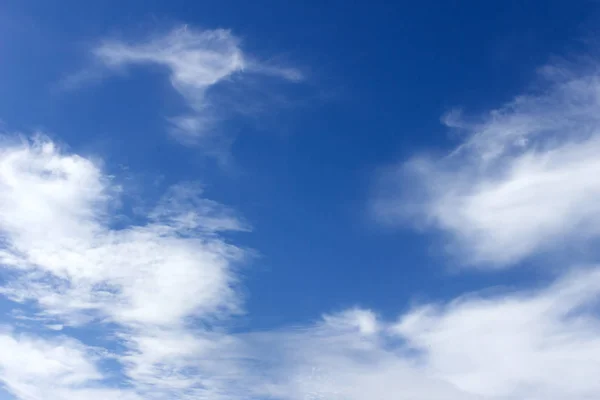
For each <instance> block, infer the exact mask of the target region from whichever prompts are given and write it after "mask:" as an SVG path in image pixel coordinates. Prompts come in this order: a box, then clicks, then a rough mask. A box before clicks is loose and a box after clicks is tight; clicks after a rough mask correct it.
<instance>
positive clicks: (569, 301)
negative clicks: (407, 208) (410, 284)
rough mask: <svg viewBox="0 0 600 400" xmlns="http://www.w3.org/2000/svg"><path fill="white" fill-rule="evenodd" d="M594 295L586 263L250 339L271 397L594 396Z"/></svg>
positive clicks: (596, 280)
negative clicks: (483, 291) (538, 278)
mask: <svg viewBox="0 0 600 400" xmlns="http://www.w3.org/2000/svg"><path fill="white" fill-rule="evenodd" d="M599 300H600V270H598V269H591V270H585V271H578V272H575V273H571V274H567V275H565V276H563V277H561V278H560V279H558V280H557V281H556V282H554V283H553V284H551V285H549V286H547V287H543V288H540V289H536V290H522V291H514V292H510V291H508V292H504V293H497V294H495V295H482V296H479V295H477V294H471V295H469V296H465V297H462V298H459V299H456V300H455V301H452V302H450V303H448V304H426V305H422V306H420V307H417V308H415V309H413V310H411V311H409V312H407V313H406V314H404V315H402V316H401V317H400V319H399V321H398V322H396V323H389V322H386V321H383V320H381V319H377V318H376V317H375V315H374V314H373V313H372V312H370V311H367V310H351V311H346V312H344V313H342V314H338V315H330V316H326V317H325V319H324V321H323V322H322V323H319V324H316V325H315V326H313V327H305V328H302V329H295V330H288V331H280V332H269V333H263V334H259V335H257V337H256V336H255V337H253V338H252V339H251V340H250V341H254V343H255V346H256V348H258V349H260V352H261V353H260V354H259V356H258V357H259V358H260V359H262V360H263V362H265V361H268V362H266V366H264V367H263V368H265V370H267V371H268V372H269V374H268V375H267V376H268V378H269V379H271V381H270V382H269V383H270V384H265V383H264V376H263V377H261V378H262V379H263V386H262V389H264V390H265V391H266V392H267V393H270V394H273V395H275V397H276V398H283V399H293V400H295V399H352V400H367V399H372V398H377V399H382V400H387V399H390V400H392V399H393V400H421V399H423V400H425V399H427V400H433V399H444V400H455V399H456V400H466V399H490V400H492V399H502V400H522V399H527V400H575V399H576V400H589V399H595V398H598V397H599V396H600V382H599V381H598V379H596V377H597V376H598V375H599V374H600V335H599V333H600V318H599V316H598V313H597V306H598V304H599ZM365 321H369V322H367V323H365ZM365 326H366V327H368V329H365ZM256 343H260V344H259V345H256ZM259 382H260V381H259ZM254 387H260V385H259V383H257V384H255V385H254Z"/></svg>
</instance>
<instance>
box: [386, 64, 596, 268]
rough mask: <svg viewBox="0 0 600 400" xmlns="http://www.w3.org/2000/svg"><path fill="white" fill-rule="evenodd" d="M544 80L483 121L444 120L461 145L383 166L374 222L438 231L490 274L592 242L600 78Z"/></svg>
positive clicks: (564, 75)
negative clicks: (574, 244) (533, 257)
mask: <svg viewBox="0 0 600 400" xmlns="http://www.w3.org/2000/svg"><path fill="white" fill-rule="evenodd" d="M541 74H542V77H543V78H544V79H546V85H544V88H543V90H539V91H537V92H535V93H529V94H525V95H522V96H519V97H517V98H515V99H514V100H513V101H512V102H510V103H509V104H506V105H505V106H503V107H501V108H499V109H497V110H493V111H491V112H489V113H488V114H486V115H484V116H482V117H480V118H464V117H463V116H462V115H461V114H460V113H457V112H454V113H450V114H448V115H447V116H446V117H445V118H444V119H443V121H444V123H445V124H446V125H447V126H449V127H450V128H452V129H455V130H458V131H459V132H460V134H461V135H463V137H464V141H463V143H461V144H460V145H459V146H458V147H457V148H456V149H454V150H453V151H452V152H450V153H449V154H448V155H446V156H444V157H434V156H421V157H417V158H414V159H412V160H409V161H408V162H406V163H402V164H401V165H399V166H396V167H393V168H390V169H389V170H388V171H387V172H386V173H385V174H384V176H383V177H382V179H381V182H380V186H379V192H378V194H377V198H376V199H375V201H374V210H375V213H376V215H377V217H378V218H379V220H380V221H382V222H385V223H392V224H398V223H404V222H407V221H411V220H412V221H417V223H424V224H425V225H428V226H432V227H435V228H438V229H440V230H442V231H443V232H446V233H448V234H449V237H450V238H451V243H450V245H449V246H448V248H449V249H450V250H451V251H452V252H455V253H456V254H458V255H460V256H461V259H462V261H465V262H467V263H472V264H480V265H484V264H485V265H491V266H508V265H513V264H515V263H517V262H518V261H521V260H523V259H525V258H527V257H529V256H531V255H534V254H538V253H540V252H546V251H551V250H553V249H556V248H561V247H562V248H564V247H565V246H568V245H569V243H572V242H573V241H576V240H583V239H584V238H585V239H586V240H589V239H592V238H595V237H597V235H598V234H599V233H600V230H598V228H597V227H598V226H599V223H600V207H599V206H598V203H597V201H596V200H595V199H596V197H597V196H598V194H600V181H598V179H596V178H595V177H596V176H597V175H598V173H599V172H600V162H599V161H598V157H597V154H598V151H599V150H600V130H599V128H598V127H599V126H600V96H599V93H600V76H599V75H598V74H597V72H596V70H592V71H591V72H590V71H589V70H588V71H586V72H574V71H573V70H568V69H565V68H559V67H557V66H554V67H551V66H548V67H546V68H544V69H542V70H541Z"/></svg>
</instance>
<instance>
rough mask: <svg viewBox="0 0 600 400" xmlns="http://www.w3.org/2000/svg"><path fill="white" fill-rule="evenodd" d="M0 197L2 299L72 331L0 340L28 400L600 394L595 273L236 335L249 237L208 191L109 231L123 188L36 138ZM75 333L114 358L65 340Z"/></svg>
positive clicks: (174, 196)
mask: <svg viewBox="0 0 600 400" xmlns="http://www.w3.org/2000/svg"><path fill="white" fill-rule="evenodd" d="M0 189H1V190H0V226H1V228H2V253H1V257H2V265H3V266H4V269H5V270H8V271H11V275H10V276H7V283H6V285H5V286H4V287H3V292H4V294H5V295H6V296H9V297H10V298H12V299H13V300H15V301H18V302H27V301H32V302H34V304H35V305H36V307H35V311H34V312H33V313H31V314H29V315H28V317H30V318H33V322H34V323H35V322H36V321H35V319H36V318H40V321H37V322H38V323H39V326H40V327H43V326H46V325H49V324H52V325H56V326H61V327H62V330H60V331H54V330H53V329H47V330H46V331H45V333H43V334H41V333H37V334H35V335H34V334H21V333H18V332H16V331H10V330H7V331H4V332H3V333H2V334H0V345H1V346H0V347H1V348H3V349H7V350H3V351H2V352H0V380H1V381H2V382H3V384H4V385H5V387H6V388H7V389H8V390H9V391H10V392H11V393H13V394H14V395H15V396H16V397H17V398H19V399H24V400H41V399H44V400H47V399H49V400H71V399H73V400H74V399H79V398H90V399H126V400H139V399H142V398H144V399H148V398H150V399H157V400H163V399H184V400H187V399H206V400H231V399H240V400H241V399H248V398H250V399H261V398H273V399H282V400H305V399H313V400H314V399H340V400H341V399H345V400H367V399H369V400H370V399H373V398H378V399H382V400H386V399H390V400H391V399H394V400H403V399H406V400H409V399H410V400H415V399H416V400H425V399H427V400H434V399H440V400H474V399H484V400H485V399H487V400H494V399H496V400H521V399H529V400H538V399H539V400H542V399H543V400H567V399H568V400H589V399H592V398H597V397H598V396H600V386H599V385H598V383H597V379H594V378H595V377H596V376H598V374H600V341H599V340H598V337H599V333H600V320H599V318H598V315H597V313H596V309H597V308H596V307H597V305H598V299H599V298H600V272H598V270H596V269H588V270H582V271H579V272H574V273H571V274H566V275H565V276H563V277H562V278H559V279H558V280H557V281H556V282H555V283H553V284H552V285H549V286H547V287H544V288H540V289H538V290H530V291H520V292H512V293H511V292H508V293H504V294H497V295H494V296H476V295H472V296H468V297H464V298H460V299H457V300H455V301H454V302H451V303H449V304H445V305H435V304H434V305H423V306H421V307H418V308H415V309H413V310H411V311H409V312H407V313H406V314H404V315H402V316H401V317H400V318H399V320H398V322H389V321H385V320H382V319H381V318H379V317H378V316H377V315H376V313H374V312H372V311H369V310H363V309H358V308H357V309H350V310H346V311H342V312H340V313H336V314H329V315H326V316H324V318H323V319H322V321H320V322H318V323H316V324H314V325H312V326H305V327H302V328H295V329H282V330H275V331H270V332H262V333H241V334H232V333H228V332H227V331H226V330H225V329H224V326H223V325H221V323H220V321H222V320H223V319H224V318H227V317H230V316H232V315H234V314H235V313H236V312H238V311H239V310H240V299H239V295H238V294H237V292H236V291H235V286H236V278H235V274H234V271H233V264H235V263H236V262H238V261H239V260H240V259H242V258H243V257H244V254H245V252H244V251H243V250H242V249H240V248H238V247H235V246H233V245H231V244H228V243H226V242H225V241H224V240H223V239H222V238H221V237H220V235H219V232H221V231H223V230H228V229H246V226H245V224H243V223H241V222H239V220H236V219H235V215H234V213H233V211H231V210H228V209H226V208H224V207H223V206H220V205H218V204H217V203H214V202H210V201H208V200H203V199H201V198H199V197H198V196H199V195H200V189H199V188H198V187H194V186H191V185H182V186H176V187H174V188H173V189H172V190H170V191H169V192H168V193H167V194H166V195H165V197H164V198H163V200H161V201H160V202H159V204H158V205H157V207H156V208H155V209H154V210H153V211H151V212H149V213H148V216H147V222H146V223H142V224H139V225H132V226H129V227H126V228H118V229H117V228H113V227H112V224H111V222H112V217H113V216H114V214H115V212H116V211H115V210H116V206H117V204H118V202H117V199H118V196H119V193H121V192H122V191H125V190H127V188H125V187H119V186H117V185H116V184H115V183H114V182H113V179H111V178H110V177H109V176H107V175H106V174H105V173H104V172H103V171H102V168H100V166H99V165H98V164H97V163H94V162H92V161H91V160H89V159H87V158H83V157H80V156H76V155H73V154H69V153H67V152H65V151H63V150H61V149H60V148H59V147H58V146H56V145H55V144H54V143H52V142H51V141H49V140H47V139H44V138H38V139H36V140H35V141H33V142H19V143H14V142H13V143H7V144H5V145H4V146H3V147H2V150H1V151H0ZM25 309H27V308H25ZM49 321H51V322H49ZM107 323H110V326H111V328H110V333H109V331H107V330H106V328H107V327H108V326H109V325H108V324H107ZM80 326H87V327H95V328H96V329H98V330H99V331H100V332H104V333H106V336H105V337H104V338H103V340H104V341H108V342H109V343H110V346H107V347H103V346H104V345H102V346H100V347H99V345H98V344H96V345H94V346H92V345H91V344H90V343H85V342H84V341H80V340H85V337H81V338H80V340H77V339H76V338H74V337H71V338H69V337H67V336H66V335H69V334H71V332H74V331H72V329H73V327H75V328H77V327H80ZM75 332H76V331H75ZM23 360H26V361H27V362H25V363H24V362H22V361H23ZM107 362H110V363H116V364H117V365H119V366H120V368H119V369H115V367H114V366H112V367H110V368H109V367H107V366H106V363H107Z"/></svg>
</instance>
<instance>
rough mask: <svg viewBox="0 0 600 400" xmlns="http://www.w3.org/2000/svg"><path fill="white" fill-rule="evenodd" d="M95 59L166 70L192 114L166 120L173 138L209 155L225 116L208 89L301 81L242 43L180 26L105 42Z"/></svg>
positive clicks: (214, 148)
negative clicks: (253, 81)
mask: <svg viewBox="0 0 600 400" xmlns="http://www.w3.org/2000/svg"><path fill="white" fill-rule="evenodd" d="M94 55H95V56H96V57H97V58H98V59H99V60H100V61H101V62H102V63H103V64H104V65H106V66H107V67H109V68H113V69H114V68H122V67H125V66H129V65H135V64H140V65H142V64H156V65H160V66H164V67H166V68H167V69H168V71H169V75H170V79H171V84H172V85H173V88H174V89H175V90H177V91H178V92H179V93H180V94H181V95H182V96H183V97H184V99H185V100H186V101H187V103H188V104H189V106H190V108H191V110H192V112H190V113H187V114H185V115H181V116H177V117H173V118H170V122H171V124H172V132H173V133H174V134H175V135H176V136H178V137H179V138H180V139H181V140H183V141H186V142H197V143H201V144H204V145H206V146H207V147H208V148H209V150H210V151H213V152H218V151H219V149H218V147H219V145H222V141H223V139H222V138H220V136H219V135H215V130H216V123H217V122H218V121H219V119H220V114H221V113H223V112H225V111H227V110H219V109H218V107H217V106H216V105H215V104H214V103H213V102H211V101H209V98H208V97H209V93H208V92H209V89H211V88H214V86H215V85H217V84H219V83H222V82H225V81H228V80H229V81H232V80H233V79H234V78H239V77H241V74H249V73H252V74H260V75H263V76H264V75H267V76H272V77H276V78H280V79H284V80H287V81H291V82H296V81H299V80H301V79H302V74H301V72H300V71H298V70H297V69H294V68H289V67H281V66H277V65H270V64H267V63H264V62H258V61H257V60H254V59H253V58H252V57H251V56H249V55H247V54H244V52H243V51H242V49H241V46H240V40H239V39H238V38H237V37H235V36H234V35H233V34H232V33H231V32H230V31H228V30H223V29H217V30H204V31H199V30H194V29H192V28H189V27H188V26H183V27H180V28H177V29H174V30H173V31H171V32H170V33H168V34H167V35H164V36H159V37H154V38H150V39H146V40H143V41H139V42H129V43H128V42H124V41H106V42H104V43H102V44H101V45H100V46H98V47H97V48H95V49H94ZM252 101H255V100H252Z"/></svg>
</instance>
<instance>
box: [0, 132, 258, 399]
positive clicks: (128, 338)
mask: <svg viewBox="0 0 600 400" xmlns="http://www.w3.org/2000/svg"><path fill="white" fill-rule="evenodd" d="M121 190H123V188H121V187H119V186H117V185H115V184H114V183H113V182H112V181H111V178H110V177H109V176H107V175H106V174H105V173H103V171H102V169H101V168H100V167H99V166H98V165H97V164H95V163H94V162H92V161H91V160H89V159H86V158H83V157H80V156H77V155H73V154H68V153H65V152H63V151H61V150H60V149H59V148H58V146H57V145H56V144H55V143H53V142H51V141H50V140H48V139H45V138H42V137H40V138H36V139H35V140H34V141H32V142H25V143H18V142H14V141H13V142H11V143H6V144H5V145H4V146H3V147H2V149H1V150H0V228H1V232H2V250H1V251H0V264H1V265H2V266H3V267H4V269H5V270H8V271H9V272H10V275H7V279H6V284H5V285H4V286H3V287H2V288H1V292H2V294H4V295H5V296H6V297H8V298H9V299H10V300H12V301H14V302H16V303H20V304H22V305H23V308H24V309H25V310H29V309H31V311H29V312H30V315H29V317H30V318H33V319H34V320H35V319H39V320H43V321H52V322H54V324H53V325H56V324H57V323H59V324H60V325H64V326H68V327H72V328H73V329H77V328H80V327H85V326H96V327H99V328H100V329H107V331H106V332H112V331H114V330H115V329H116V331H114V332H113V333H112V335H114V336H115V337H114V340H113V345H115V346H120V347H123V348H124V349H125V350H123V351H122V352H120V353H118V354H113V355H112V357H113V358H115V359H116V360H117V361H118V362H119V363H121V365H122V368H123V375H124V379H125V381H126V382H127V381H130V382H131V385H132V386H133V389H132V391H131V393H138V394H140V395H145V394H147V393H163V395H165V396H168V395H172V394H173V393H172V392H170V390H177V393H180V392H181V393H187V392H188V391H189V392H194V391H204V392H209V391H210V390H213V389H214V388H211V385H210V384H209V382H207V381H205V380H204V379H203V377H202V375H201V374H198V375H193V374H190V373H189V372H184V371H187V370H189V369H190V368H198V366H197V365H194V366H190V365H188V362H189V361H190V360H189V359H188V353H189V352H191V353H194V352H195V353H196V354H198V353H200V354H201V353H203V352H209V351H212V350H211V349H213V348H215V349H218V347H219V346H220V343H219V340H220V338H216V339H214V340H213V335H211V334H210V332H208V331H206V330H205V329H202V328H199V326H201V325H202V324H210V321H212V320H216V319H222V318H226V317H227V316H229V315H233V314H235V313H237V312H239V311H240V308H239V305H240V302H239V296H238V295H237V294H236V292H235V290H234V287H235V285H236V278H235V274H234V272H233V265H234V264H236V263H237V262H239V261H241V260H242V259H243V258H244V257H245V251H244V250H243V249H241V248H238V247H235V246H233V245H230V244H228V243H226V242H225V241H223V240H222V239H221V238H220V237H219V232H222V231H224V230H239V229H242V223H239V222H238V221H236V220H235V218H234V217H233V215H232V214H231V213H230V212H227V211H226V209H225V208H223V207H222V206H220V205H218V204H217V203H214V202H210V201H209V200H205V199H201V198H199V197H198V196H199V193H198V191H197V189H196V188H193V187H186V186H178V187H175V188H173V189H172V190H171V192H169V193H168V194H167V195H166V196H165V198H164V199H163V200H162V201H161V202H160V203H159V205H158V206H157V207H156V209H155V210H154V211H153V212H151V213H150V214H149V215H148V217H147V221H146V223H143V224H141V225H131V226H128V227H125V228H120V229H117V228H113V227H112V226H113V218H114V217H115V214H114V211H115V209H114V207H115V206H116V203H117V198H118V195H119V193H120V192H121ZM243 229H247V228H246V227H245V226H244V228H243ZM9 277H10V278H9ZM194 321H195V323H194ZM111 326H113V328H110V327H111ZM114 327H116V328H114ZM3 340H6V341H7V342H15V343H16V347H22V348H23V351H24V352H27V351H29V352H30V353H31V357H33V358H36V357H37V358H41V360H40V363H38V364H40V365H44V363H45V362H47V363H49V364H57V365H59V366H61V368H63V367H64V368H66V370H65V371H64V373H63V372H61V370H60V368H59V369H58V370H57V369H54V368H49V369H50V370H51V371H52V372H47V374H49V375H52V374H59V375H60V377H62V376H63V375H64V376H65V377H66V378H65V379H66V381H65V382H66V383H69V384H70V382H72V381H73V382H77V383H78V384H77V387H78V390H79V389H80V388H81V387H85V388H87V389H89V390H91V389H92V388H93V387H95V384H94V382H95V381H96V380H99V379H102V378H103V376H102V374H100V373H99V372H97V371H98V370H97V368H98V367H97V366H95V364H94V362H93V360H90V359H88V358H85V357H84V355H83V354H84V353H86V352H87V350H85V349H86V346H84V345H82V344H79V343H77V342H76V341H75V340H74V339H73V340H69V341H63V342H61V343H59V344H56V342H55V341H48V342H45V341H43V340H42V339H39V340H38V339H36V340H33V341H32V340H31V339H28V338H24V339H23V338H18V337H15V336H11V335H10V333H7V334H5V336H4V339H3ZM16 351H17V350H16ZM106 351H107V352H109V353H110V352H111V351H109V350H108V349H107V350H106ZM55 356H56V357H55ZM7 357H9V358H7ZM11 357H12V356H11V355H10V353H7V352H4V353H3V355H2V356H1V357H0V358H2V360H1V361H0V365H3V368H4V369H5V371H4V373H3V374H2V377H3V378H2V379H4V382H5V384H6V385H7V387H8V388H9V390H11V391H13V392H14V393H15V394H17V395H18V396H20V397H21V398H27V399H38V398H39V399H42V398H43V399H48V398H50V397H48V396H50V394H49V393H47V392H46V393H45V389H44V388H43V387H38V385H39V384H38V383H37V381H38V379H37V378H36V379H33V376H30V374H29V372H28V371H24V372H23V371H21V372H19V371H20V370H19V371H16V375H14V374H13V372H15V371H13V370H14V369H15V368H17V366H15V363H14V362H13V359H12V358H11ZM44 357H50V359H48V360H46V358H44ZM57 357H58V358H57ZM60 357H66V358H69V360H70V361H69V362H68V363H66V364H65V363H63V361H62V359H61V358H60ZM79 359H81V360H82V361H81V362H80V361H78V360H79ZM84 361H85V362H84ZM32 362H33V363H36V361H35V360H34V361H32ZM73 363H74V364H73ZM71 364H73V366H72V367H71ZM31 368H37V367H31ZM211 368H212V367H211ZM71 370H73V372H72V374H71V372H70V371H71ZM166 371H168V373H166ZM84 372H85V373H84ZM71 375H73V376H71ZM39 379H41V380H42V382H43V379H45V377H40V378H39ZM48 382H53V384H59V383H60V382H62V381H60V380H57V377H56V376H55V375H52V376H49V377H48ZM66 383H65V385H62V386H64V390H70V389H69V388H70V386H69V385H67V384H66ZM42 386H43V385H42ZM62 386H60V387H62ZM13 387H18V388H19V389H18V390H16V389H15V390H13V389H12V388H13ZM199 388H202V389H199ZM134 389H135V390H134ZM29 390H31V391H32V393H39V395H38V394H27V395H22V394H20V393H21V391H24V392H23V393H25V392H27V391H29ZM111 390H112V389H111ZM214 390H217V389H214ZM127 393H129V392H127ZM53 395H54V394H53ZM55 396H56V397H55V398H57V399H59V398H60V399H62V398H63V397H61V396H63V395H62V394H60V391H59V392H57V394H56V395H55ZM65 396H66V395H65ZM69 396H70V395H69ZM98 396H100V395H98ZM128 396H129V394H128ZM131 396H133V394H131ZM207 396H208V395H207ZM69 398H70V397H69ZM73 398H81V395H73ZM104 398H106V397H104ZM119 398H121V397H119ZM132 398H134V397H132ZM180 398H184V397H180Z"/></svg>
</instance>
